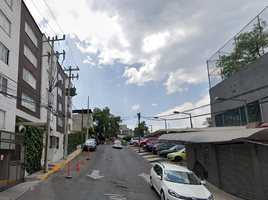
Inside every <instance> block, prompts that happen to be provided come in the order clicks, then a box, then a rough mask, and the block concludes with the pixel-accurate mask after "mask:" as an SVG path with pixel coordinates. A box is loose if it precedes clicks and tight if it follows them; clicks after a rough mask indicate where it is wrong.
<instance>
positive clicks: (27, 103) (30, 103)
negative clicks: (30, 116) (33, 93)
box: [21, 93, 36, 112]
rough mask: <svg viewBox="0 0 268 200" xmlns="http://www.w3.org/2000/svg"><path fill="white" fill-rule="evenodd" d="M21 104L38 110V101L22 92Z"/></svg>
mask: <svg viewBox="0 0 268 200" xmlns="http://www.w3.org/2000/svg"><path fill="white" fill-rule="evenodd" d="M21 105H22V106H24V107H25V108H28V109H29V110H31V111H33V112H35V111H36V102H35V100H33V99H32V98H31V97H29V96H28V95H27V94H24V93H22V100H21Z"/></svg>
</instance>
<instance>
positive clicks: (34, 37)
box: [25, 21, 37, 47]
mask: <svg viewBox="0 0 268 200" xmlns="http://www.w3.org/2000/svg"><path fill="white" fill-rule="evenodd" d="M25 32H26V33H27V35H28V36H29V38H30V39H31V40H32V42H33V43H34V45H35V46H36V47H37V37H36V35H35V34H34V32H33V30H32V29H31V27H30V26H29V24H28V23H27V22H26V21H25Z"/></svg>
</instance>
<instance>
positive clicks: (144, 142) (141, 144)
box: [138, 138, 158, 147]
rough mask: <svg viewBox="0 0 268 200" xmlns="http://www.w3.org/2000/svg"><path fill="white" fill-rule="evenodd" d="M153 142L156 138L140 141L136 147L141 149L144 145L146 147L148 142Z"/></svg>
mask: <svg viewBox="0 0 268 200" xmlns="http://www.w3.org/2000/svg"><path fill="white" fill-rule="evenodd" d="M155 140H158V138H146V139H144V140H142V141H141V142H140V143H139V144H138V145H139V146H140V147H143V146H144V145H146V144H147V143H148V142H152V141H155Z"/></svg>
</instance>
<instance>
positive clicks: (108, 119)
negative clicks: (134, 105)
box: [93, 107, 121, 138]
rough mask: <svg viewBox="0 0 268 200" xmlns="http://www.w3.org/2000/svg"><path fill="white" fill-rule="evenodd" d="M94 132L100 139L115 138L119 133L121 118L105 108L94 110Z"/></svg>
mask: <svg viewBox="0 0 268 200" xmlns="http://www.w3.org/2000/svg"><path fill="white" fill-rule="evenodd" d="M93 122H94V130H95V131H96V132H97V133H99V138H100V137H103V136H104V137H106V138H109V137H115V136H116V134H117V132H118V131H119V123H120V122H121V118H120V117H117V116H114V115H112V114H111V113H110V109H109V108H108V107H105V108H104V109H103V110H101V109H99V108H94V110H93Z"/></svg>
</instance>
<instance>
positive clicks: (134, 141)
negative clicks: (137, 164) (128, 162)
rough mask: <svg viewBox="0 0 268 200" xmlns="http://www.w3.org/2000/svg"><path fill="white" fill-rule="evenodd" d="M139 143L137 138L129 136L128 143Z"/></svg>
mask: <svg viewBox="0 0 268 200" xmlns="http://www.w3.org/2000/svg"><path fill="white" fill-rule="evenodd" d="M141 140H142V138H141V139H140V141H141ZM138 143H139V138H138V137H135V138H131V139H130V142H129V144H130V145H132V144H138Z"/></svg>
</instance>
